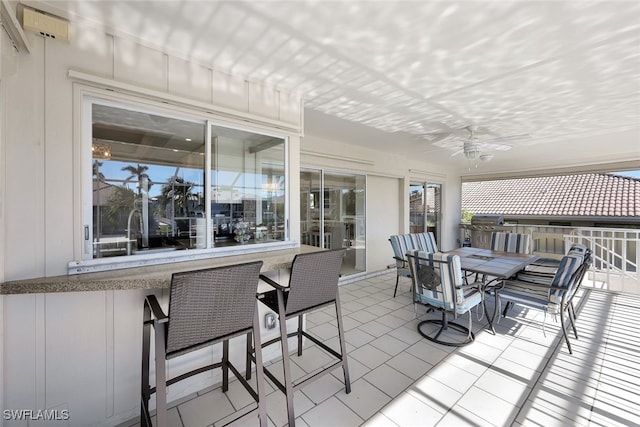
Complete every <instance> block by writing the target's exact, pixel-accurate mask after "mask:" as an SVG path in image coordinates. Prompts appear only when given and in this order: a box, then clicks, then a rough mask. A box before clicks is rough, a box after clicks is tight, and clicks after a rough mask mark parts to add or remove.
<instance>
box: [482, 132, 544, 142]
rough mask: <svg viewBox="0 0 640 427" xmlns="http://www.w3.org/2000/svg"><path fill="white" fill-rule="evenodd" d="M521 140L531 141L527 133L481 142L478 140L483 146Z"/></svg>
mask: <svg viewBox="0 0 640 427" xmlns="http://www.w3.org/2000/svg"><path fill="white" fill-rule="evenodd" d="M523 139H531V135H529V134H528V133H525V134H522V135H509V136H501V137H498V138H490V139H483V140H480V142H482V143H484V144H494V143H504V142H515V141H521V140H523Z"/></svg>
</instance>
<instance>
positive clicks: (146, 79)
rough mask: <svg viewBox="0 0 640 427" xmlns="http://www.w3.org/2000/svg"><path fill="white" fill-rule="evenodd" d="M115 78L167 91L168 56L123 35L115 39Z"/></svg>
mask: <svg viewBox="0 0 640 427" xmlns="http://www.w3.org/2000/svg"><path fill="white" fill-rule="evenodd" d="M113 69H114V73H113V75H114V78H115V79H116V80H120V81H123V82H127V83H133V84H139V85H141V86H143V87H146V88H149V89H157V90H163V91H166V90H167V89H168V87H167V56H166V55H165V54H164V53H162V52H160V51H159V50H156V49H151V48H149V47H146V46H142V45H140V44H138V43H135V42H134V41H130V40H126V39H123V38H121V37H116V38H115V39H114V66H113Z"/></svg>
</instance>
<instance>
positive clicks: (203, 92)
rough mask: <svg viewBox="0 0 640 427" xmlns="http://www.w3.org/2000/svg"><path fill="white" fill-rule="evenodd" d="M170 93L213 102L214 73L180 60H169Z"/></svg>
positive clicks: (208, 69) (171, 58) (173, 58)
mask: <svg viewBox="0 0 640 427" xmlns="http://www.w3.org/2000/svg"><path fill="white" fill-rule="evenodd" d="M168 60H169V75H168V77H169V92H170V93H172V94H174V95H178V96H182V97H185V98H191V99H194V100H197V101H202V102H208V103H211V102H212V96H213V86H212V81H213V71H212V70H211V69H210V68H206V67H202V66H200V65H198V64H194V63H193V62H188V61H185V60H183V59H180V58H175V57H170V58H169V59H168Z"/></svg>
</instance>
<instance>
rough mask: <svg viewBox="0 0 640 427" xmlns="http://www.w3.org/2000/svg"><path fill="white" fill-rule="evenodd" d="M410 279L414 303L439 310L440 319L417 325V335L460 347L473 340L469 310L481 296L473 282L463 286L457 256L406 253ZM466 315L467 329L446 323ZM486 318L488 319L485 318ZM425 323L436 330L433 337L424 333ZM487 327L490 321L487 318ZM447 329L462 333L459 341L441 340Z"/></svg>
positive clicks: (419, 252) (437, 253)
mask: <svg viewBox="0 0 640 427" xmlns="http://www.w3.org/2000/svg"><path fill="white" fill-rule="evenodd" d="M407 257H408V259H409V267H410V269H411V277H412V281H413V287H414V294H415V302H416V303H420V304H424V305H426V306H428V307H429V308H431V309H434V310H436V311H440V312H441V313H442V317H441V318H440V319H427V320H423V321H422V322H420V323H419V324H418V332H419V333H420V335H422V336H423V337H425V338H426V339H428V340H430V341H433V342H435V343H438V344H442V345H447V346H455V347H459V346H463V345H466V344H469V343H471V342H472V341H473V340H474V339H475V335H474V334H473V331H472V328H471V327H472V317H471V310H472V309H473V308H474V307H477V306H478V305H480V304H482V302H483V293H482V292H481V291H480V289H479V287H478V285H477V284H476V283H473V284H466V283H465V281H464V279H463V276H462V268H461V264H460V257H459V256H458V255H451V254H446V253H442V252H436V253H432V252H424V251H418V250H412V251H407ZM465 313H468V315H469V324H468V326H467V327H465V326H463V325H460V324H458V323H455V322H452V321H450V320H449V316H453V318H454V319H456V318H457V317H458V316H460V315H463V314H465ZM487 317H488V316H487ZM428 324H435V325H438V326H440V328H439V329H438V330H437V331H436V332H435V333H434V334H433V333H427V332H425V331H424V329H425V327H426V326H427V325H428ZM489 326H490V327H491V319H489ZM448 329H453V330H455V331H458V332H462V333H464V334H465V336H464V338H462V340H458V341H453V340H447V341H445V340H444V339H441V338H440V337H441V335H442V334H443V333H444V332H446V331H447V330H448Z"/></svg>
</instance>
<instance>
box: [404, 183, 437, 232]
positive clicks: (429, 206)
mask: <svg viewBox="0 0 640 427" xmlns="http://www.w3.org/2000/svg"><path fill="white" fill-rule="evenodd" d="M441 221H442V185H441V184H432V183H411V185H410V186H409V224H410V232H411V233H424V232H429V231H430V232H432V233H433V234H434V236H435V238H436V242H440V232H441V230H440V223H441Z"/></svg>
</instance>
